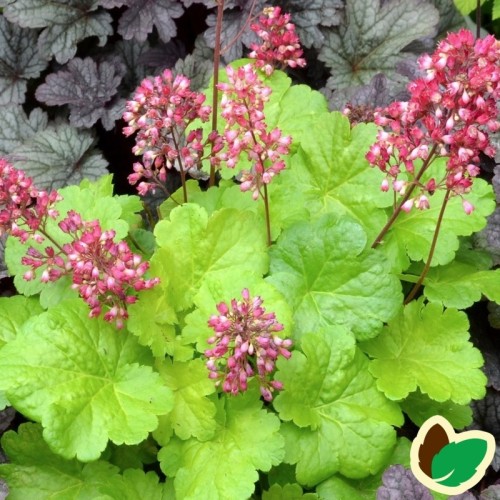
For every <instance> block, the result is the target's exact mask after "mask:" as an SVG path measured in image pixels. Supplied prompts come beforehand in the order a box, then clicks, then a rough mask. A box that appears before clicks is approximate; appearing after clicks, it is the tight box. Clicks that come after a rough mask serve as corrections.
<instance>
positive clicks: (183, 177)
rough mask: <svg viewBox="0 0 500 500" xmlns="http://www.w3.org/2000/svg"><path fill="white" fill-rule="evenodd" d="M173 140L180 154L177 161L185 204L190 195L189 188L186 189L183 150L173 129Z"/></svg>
mask: <svg viewBox="0 0 500 500" xmlns="http://www.w3.org/2000/svg"><path fill="white" fill-rule="evenodd" d="M172 140H173V141H174V146H175V149H176V150H177V153H178V154H179V156H178V157H177V159H178V160H179V172H180V174H181V183H182V194H183V197H184V203H187V201H188V194H187V187H186V172H185V171H184V165H183V164H182V158H181V150H180V148H179V143H178V142H177V140H176V138H175V133H174V130H173V129H172Z"/></svg>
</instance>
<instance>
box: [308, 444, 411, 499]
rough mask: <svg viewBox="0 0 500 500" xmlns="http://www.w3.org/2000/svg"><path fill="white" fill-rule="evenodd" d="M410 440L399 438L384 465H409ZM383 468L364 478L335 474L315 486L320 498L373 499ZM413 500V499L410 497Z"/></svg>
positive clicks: (380, 480)
mask: <svg viewBox="0 0 500 500" xmlns="http://www.w3.org/2000/svg"><path fill="white" fill-rule="evenodd" d="M410 448H411V441H409V440H408V439H406V438H404V437H403V438H399V439H398V441H397V443H396V446H395V447H394V450H393V452H392V455H391V456H390V458H389V459H388V460H387V462H386V465H385V467H389V466H391V465H396V464H401V465H404V466H405V467H409V466H410ZM383 472H384V469H383V468H382V470H380V471H379V472H377V474H375V475H373V476H368V477H367V478H364V479H348V478H345V477H342V476H341V475H339V474H337V475H335V476H332V477H330V478H329V479H327V480H326V481H323V482H322V483H321V484H319V485H318V486H317V487H316V491H317V492H318V495H319V497H320V499H321V500H327V499H330V498H332V499H333V498H339V499H340V498H346V499H347V498H348V499H350V500H373V499H374V498H376V496H377V489H378V488H379V486H380V484H381V482H382V473H383ZM412 500H413V499H412Z"/></svg>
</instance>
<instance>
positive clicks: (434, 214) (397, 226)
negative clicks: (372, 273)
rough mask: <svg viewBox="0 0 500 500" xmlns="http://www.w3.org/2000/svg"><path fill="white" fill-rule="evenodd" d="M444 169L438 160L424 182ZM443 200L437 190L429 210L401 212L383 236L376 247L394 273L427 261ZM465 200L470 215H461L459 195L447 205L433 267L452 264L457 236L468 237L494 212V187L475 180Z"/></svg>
mask: <svg viewBox="0 0 500 500" xmlns="http://www.w3.org/2000/svg"><path fill="white" fill-rule="evenodd" d="M445 170H446V167H445V161H444V159H437V160H435V162H433V165H432V168H431V169H430V171H429V173H428V174H426V177H425V179H427V178H428V177H430V176H432V175H434V176H435V178H437V179H439V178H441V177H442V176H443V174H442V172H444V171H445ZM439 172H441V173H439ZM443 199H444V192H443V191H436V192H435V193H434V194H433V195H432V197H431V198H430V208H429V209H428V210H417V209H413V210H411V211H410V212H409V213H405V212H401V213H400V214H399V215H398V217H397V219H396V221H395V222H394V224H393V226H392V228H391V229H390V230H389V232H388V233H387V235H386V236H385V237H384V239H383V244H382V245H380V246H379V247H378V248H379V249H380V251H381V252H383V253H385V254H386V256H387V257H388V259H389V260H390V261H391V262H393V263H394V269H395V270H396V271H397V272H399V271H400V270H402V269H406V268H408V266H409V263H410V260H413V261H419V260H423V261H427V258H428V255H429V249H430V247H431V243H432V238H433V235H434V230H435V228H436V222H437V220H438V214H439V211H440V209H441V205H442V202H443ZM467 200H469V201H470V202H471V203H472V204H473V205H474V207H475V210H474V211H473V212H472V213H471V214H470V215H467V214H466V213H465V212H464V209H463V207H462V201H461V199H460V198H459V197H458V196H455V197H453V198H451V200H450V201H449V202H448V205H447V206H446V210H445V213H444V217H443V222H442V224H441V229H440V231H439V237H438V239H437V244H436V249H435V252H434V255H433V257H432V263H431V265H432V266H437V265H438V264H439V265H445V264H448V263H449V262H451V261H452V260H453V258H454V256H455V253H456V252H457V250H458V248H459V238H458V237H459V236H468V235H470V234H473V233H475V232H477V231H480V230H481V229H483V228H484V227H485V225H486V217H487V216H488V215H490V214H491V213H492V212H493V210H494V209H495V201H494V194H493V188H492V187H491V186H490V185H489V184H488V183H487V182H486V181H484V180H482V179H475V180H474V188H473V189H472V191H471V192H470V193H469V194H467Z"/></svg>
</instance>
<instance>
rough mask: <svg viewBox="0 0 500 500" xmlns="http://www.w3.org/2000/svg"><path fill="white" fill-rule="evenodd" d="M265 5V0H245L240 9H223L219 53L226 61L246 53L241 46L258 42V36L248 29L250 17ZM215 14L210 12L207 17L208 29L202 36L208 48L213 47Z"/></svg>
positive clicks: (248, 45) (257, 13) (259, 11)
mask: <svg viewBox="0 0 500 500" xmlns="http://www.w3.org/2000/svg"><path fill="white" fill-rule="evenodd" d="M264 5H265V0H255V2H251V1H249V2H246V3H245V5H244V7H243V8H242V9H239V8H235V9H231V10H230V11H224V17H223V19H222V32H221V46H222V49H221V54H222V57H223V59H224V60H225V61H226V62H230V61H234V60H235V59H239V58H240V57H242V56H244V55H247V54H244V53H243V52H244V51H243V46H245V47H247V48H248V47H250V44H252V43H254V42H255V43H258V42H259V40H260V39H259V37H258V36H257V35H256V34H255V33H254V32H253V31H252V30H251V29H250V24H251V22H250V21H251V18H253V17H255V16H258V15H259V14H260V13H261V12H262V9H263V7H264ZM216 20H217V16H216V14H210V15H209V16H208V17H207V25H208V29H207V30H206V31H205V33H204V34H203V36H204V37H205V40H206V41H207V44H208V46H209V47H210V48H212V49H213V48H214V47H215V25H216Z"/></svg>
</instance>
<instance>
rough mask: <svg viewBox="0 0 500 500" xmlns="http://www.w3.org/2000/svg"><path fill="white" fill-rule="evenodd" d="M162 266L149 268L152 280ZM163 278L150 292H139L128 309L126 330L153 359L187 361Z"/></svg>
mask: <svg viewBox="0 0 500 500" xmlns="http://www.w3.org/2000/svg"><path fill="white" fill-rule="evenodd" d="M160 264H161V263H158V262H155V263H154V264H153V266H151V269H150V272H151V276H158V275H160V273H159V272H158V269H159V268H160V267H161V269H163V266H160ZM166 272H168V271H165V274H161V276H162V280H161V283H160V284H159V285H157V286H155V287H154V288H152V289H150V290H144V291H142V292H141V296H140V300H138V301H137V302H136V303H135V304H132V305H131V306H130V307H129V308H128V312H129V319H128V322H127V328H128V329H129V331H131V332H132V333H133V334H134V335H137V337H138V340H139V343H140V344H141V345H145V346H149V347H150V348H151V351H152V352H153V354H154V355H155V356H156V357H163V356H165V354H169V355H170V356H174V357H175V358H176V359H182V360H185V359H189V358H191V357H192V353H191V352H186V350H185V347H184V346H182V345H181V342H180V337H179V336H178V335H177V333H176V327H175V325H176V323H177V315H176V314H175V311H174V310H173V307H172V304H170V302H169V294H168V290H167V286H166V281H165V277H164V276H165V275H166Z"/></svg>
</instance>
